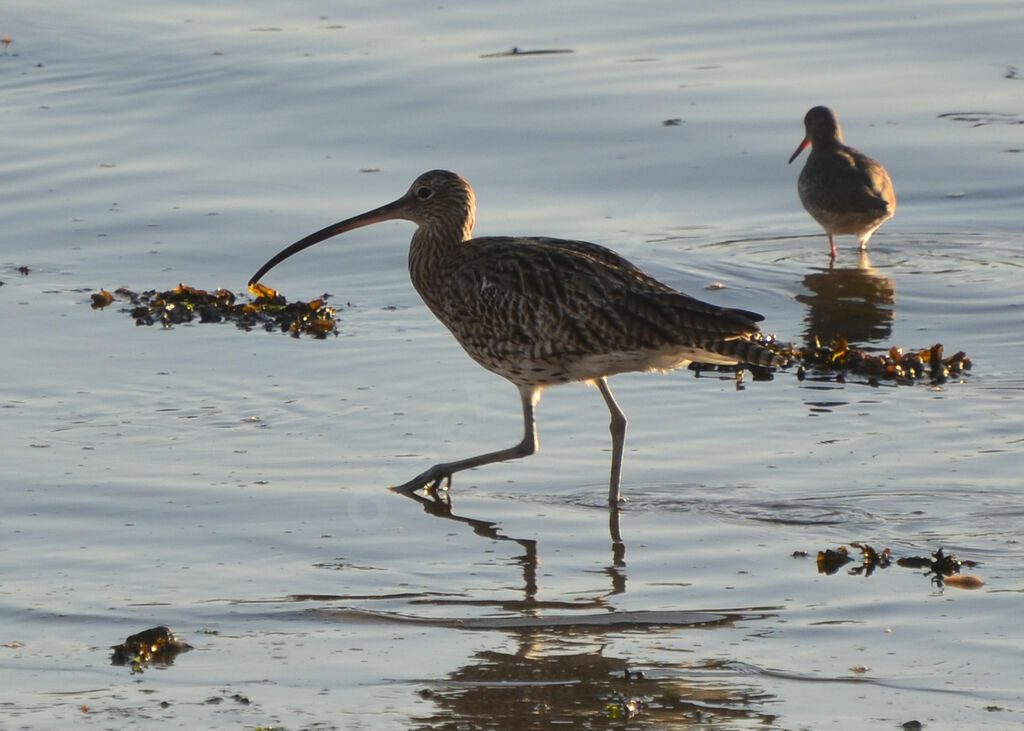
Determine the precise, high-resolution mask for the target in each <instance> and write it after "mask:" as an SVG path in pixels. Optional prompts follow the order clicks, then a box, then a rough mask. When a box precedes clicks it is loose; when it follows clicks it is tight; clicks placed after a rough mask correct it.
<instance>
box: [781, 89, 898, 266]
mask: <svg viewBox="0 0 1024 731" xmlns="http://www.w3.org/2000/svg"><path fill="white" fill-rule="evenodd" d="M804 129H805V130H806V133H805V135H804V139H803V141H802V142H801V143H800V145H799V146H798V147H797V148H796V151H795V152H794V153H793V154H792V156H790V158H789V161H790V162H793V160H795V159H796V157H797V155H799V154H800V153H801V152H803V150H804V148H806V147H807V146H808V145H810V146H811V152H810V154H809V155H808V156H807V162H806V163H804V169H803V170H802V171H800V179H799V181H798V182H797V192H798V193H799V194H800V202H801V203H803V204H804V208H806V209H807V212H808V213H810V214H811V216H812V217H813V218H814V220H815V221H817V222H818V223H819V224H821V227H822V228H823V229H825V232H826V233H827V234H828V244H829V248H830V249H831V254H832V258H833V259H835V257H836V242H835V237H836V236H840V235H843V234H853V235H854V236H856V237H857V238H858V239H859V241H860V250H861V251H864V250H865V249H866V248H867V245H868V239H870V238H871V234H873V233H874V232H875V231H876V230H877V229H878V227H879V226H881V225H882V224H883V223H885V222H886V221H887V220H889V219H890V218H892V215H893V213H895V212H896V193H895V191H894V190H893V187H892V179H891V178H890V177H889V173H888V172H887V171H886V169H885V168H884V167H882V166H881V165H880V164H879V163H878V162H876V161H875V160H872V159H871V158H870V157H868V156H867V155H865V154H863V153H862V152H859V151H857V150H855V149H853V148H852V147H847V146H846V145H844V144H843V133H842V130H840V128H839V120H838V119H837V118H836V115H835V113H834V112H833V111H832V110H831V109H829V108H828V107H814V108H813V109H811V110H810V111H809V112H807V114H806V116H804Z"/></svg>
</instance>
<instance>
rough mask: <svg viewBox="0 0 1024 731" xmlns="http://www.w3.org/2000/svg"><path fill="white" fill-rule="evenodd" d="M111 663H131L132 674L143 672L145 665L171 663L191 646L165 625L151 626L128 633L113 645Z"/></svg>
mask: <svg viewBox="0 0 1024 731" xmlns="http://www.w3.org/2000/svg"><path fill="white" fill-rule="evenodd" d="M110 649H112V650H113V651H114V652H113V654H111V656H110V664H111V665H131V668H132V674H135V673H141V672H143V667H144V666H146V665H151V664H156V665H173V664H174V658H176V657H177V656H178V655H179V654H181V653H182V652H188V651H189V650H191V649H192V646H191V645H189V644H187V643H185V642H182V641H181V640H179V639H178V638H177V637H176V636H175V635H174V633H173V632H171V630H170V629H168V628H167V627H163V626H160V627H151V628H150V629H147V630H143V631H142V632H139V633H138V634H134V635H130V636H129V637H128V638H127V639H126V640H125V641H124V642H122V643H121V644H120V645H113V646H111V648H110Z"/></svg>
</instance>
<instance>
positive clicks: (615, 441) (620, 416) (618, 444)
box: [594, 376, 629, 509]
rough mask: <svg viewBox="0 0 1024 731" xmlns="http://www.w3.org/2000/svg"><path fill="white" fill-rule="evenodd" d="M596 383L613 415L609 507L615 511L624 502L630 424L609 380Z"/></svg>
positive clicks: (600, 380)
mask: <svg viewBox="0 0 1024 731" xmlns="http://www.w3.org/2000/svg"><path fill="white" fill-rule="evenodd" d="M594 383H596V384H597V387H598V388H599V389H601V395H602V396H604V402H605V403H606V404H608V411H609V412H610V413H611V415H612V421H611V423H610V424H609V425H608V430H609V431H610V432H611V433H612V473H611V478H610V479H609V481H608V507H610V508H613V509H615V508H618V506H619V503H620V502H623V498H622V493H620V492H619V481H620V478H621V476H622V449H623V447H624V446H625V444H626V424H628V423H629V422H628V421H627V420H626V415H625V414H624V413H622V409H620V408H619V405H618V404H617V403H616V402H615V397H614V396H612V389H611V388H610V387H609V386H608V379H607V378H605V377H603V376H602V377H601V378H599V379H597V380H596V381H595V382H594Z"/></svg>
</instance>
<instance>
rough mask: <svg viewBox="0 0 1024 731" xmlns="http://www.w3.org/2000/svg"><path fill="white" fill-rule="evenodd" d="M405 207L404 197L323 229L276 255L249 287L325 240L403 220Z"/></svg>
mask: <svg viewBox="0 0 1024 731" xmlns="http://www.w3.org/2000/svg"><path fill="white" fill-rule="evenodd" d="M404 206H405V197H404V196H403V197H402V198H399V199H398V200H396V201H391V202H390V203H387V204H385V205H383V206H381V207H380V208H374V209H373V210H372V211H367V212H366V213H361V214H359V215H358V216H353V217H352V218H346V219H345V220H344V221H339V222H338V223H332V224H331V225H330V226H327V227H326V228H322V229H320V230H319V231H317V232H315V233H311V234H310V235H309V236H306V237H305V238H303V239H299V240H298V241H296V242H295V243H294V244H292V245H291V246H289V247H288V248H286V249H283V250H281V251H279V252H277V253H276V254H274V256H272V257H271V258H270V260H269V261H268V262H267V263H266V264H264V265H263V266H261V267H260V268H259V269H258V270H257V272H256V273H255V274H253V275H252V279H250V280H249V286H252V285H254V284H256V283H257V282H258V281H260V277H262V276H263V275H264V274H266V273H267V272H269V271H270V270H271V269H273V268H274V267H276V266H277V265H278V264H280V263H281V262H282V261H284V260H285V259H287V258H288V257H290V256H291V255H292V254H298V253H299V252H300V251H302V250H303V249H308V248H309V247H310V246H312V245H313V244H319V243H320V242H321V241H324V240H325V239H329V238H331V237H333V236H337V235H338V234H343V233H345V232H346V231H351V230H352V229H355V228H362V227H363V226H370V225H372V224H374V223H380V222H381V221H390V220H392V219H395V218H401V217H402V209H403V208H404Z"/></svg>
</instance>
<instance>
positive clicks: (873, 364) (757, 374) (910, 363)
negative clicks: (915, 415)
mask: <svg viewBox="0 0 1024 731" xmlns="http://www.w3.org/2000/svg"><path fill="white" fill-rule="evenodd" d="M753 339H754V340H756V341H758V342H760V343H761V344H762V345H764V346H765V347H767V348H769V349H770V350H772V351H774V352H775V353H777V354H778V355H780V356H782V357H783V358H785V359H786V360H787V361H788V364H787V365H786V366H784V368H788V367H792V366H793V365H796V377H797V378H798V379H799V380H801V381H803V380H804V379H809V380H812V381H835V382H837V383H862V384H865V385H868V386H880V385H882V384H883V383H884V384H887V385H892V386H900V385H902V386H910V385H913V384H914V383H917V382H925V383H928V384H930V385H933V386H938V385H942V384H944V383H946V382H947V381H949V380H950V379H959V378H962V377H963V376H964V375H966V372H967V371H969V370H970V369H971V359H970V358H969V357H968V355H967V353H965V352H963V351H962V350H960V351H957V352H956V353H955V354H953V355H950V356H944V348H943V346H942V344H941V343H936V344H935V345H932V346H931V347H929V348H921V349H914V350H908V351H904V350H903V349H902V348H898V347H896V346H892V347H891V348H889V349H888V350H887V351H881V352H880V351H868V350H866V349H863V348H858V347H856V346H854V345H851V344H850V343H849V342H848V341H847V340H846V338H844V337H841V336H837V337H836V338H835V339H834V340H833V341H832V342H831V343H830V344H828V345H823V344H822V343H821V342H820V341H819V340H817V339H815V341H814V343H812V344H811V345H808V346H802V347H801V346H796V345H790V344H784V343H780V342H778V341H777V340H776V339H775V337H774V336H772V335H762V334H758V335H757V336H755V337H754V338H753ZM690 370H692V371H696V372H697V374H698V375H700V374H701V373H702V372H704V371H713V372H726V373H736V374H737V381H740V380H741V374H742V372H743V370H749V371H750V372H751V374H753V377H754V380H755V381H769V380H771V379H772V377H773V376H772V374H773V373H774V370H775V369H773V368H766V367H762V366H751V365H742V366H715V365H708V364H706V363H696V362H695V363H691V364H690Z"/></svg>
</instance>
